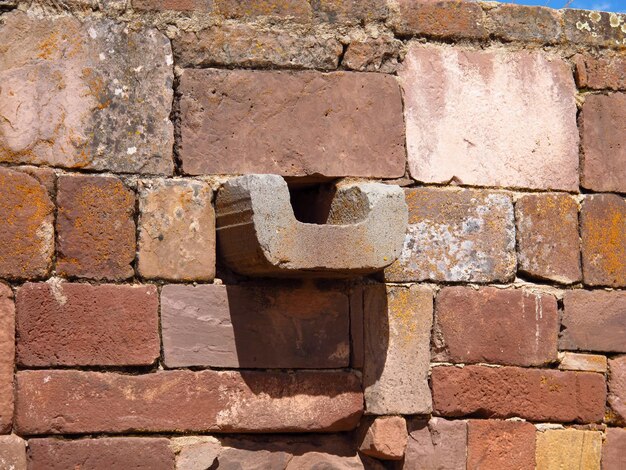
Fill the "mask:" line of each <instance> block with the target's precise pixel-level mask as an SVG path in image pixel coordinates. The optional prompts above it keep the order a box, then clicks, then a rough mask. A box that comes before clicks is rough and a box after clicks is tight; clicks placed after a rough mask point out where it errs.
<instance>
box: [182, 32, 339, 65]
mask: <svg viewBox="0 0 626 470" xmlns="http://www.w3.org/2000/svg"><path fill="white" fill-rule="evenodd" d="M172 47H173V49H174V57H175V59H176V64H177V65H180V66H181V67H199V66H202V67H208V66H213V65H219V66H231V67H233V66H237V67H258V68H267V67H280V68H290V69H320V70H333V69H336V68H337V65H338V64H339V57H340V56H341V54H342V52H343V48H342V46H341V43H340V42H339V41H337V40H336V39H335V38H332V37H324V36H322V35H319V34H318V35H316V34H310V33H304V32H303V33H302V34H293V32H290V31H288V30H286V29H278V28H271V29H265V28H259V27H255V26H253V25H248V24H225V25H222V26H219V27H213V28H208V29H204V30H202V31H199V32H197V33H193V32H183V33H181V34H180V36H178V37H177V38H175V39H174V40H173V43H172ZM302 51H306V53H304V54H303V53H302ZM187 72H188V71H187Z"/></svg>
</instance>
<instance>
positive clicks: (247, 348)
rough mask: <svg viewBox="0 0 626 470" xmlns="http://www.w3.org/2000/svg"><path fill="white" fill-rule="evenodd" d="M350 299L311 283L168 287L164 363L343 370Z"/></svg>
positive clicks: (163, 302) (163, 310)
mask: <svg viewBox="0 0 626 470" xmlns="http://www.w3.org/2000/svg"><path fill="white" fill-rule="evenodd" d="M349 316H350V313H349V299H348V296H347V295H346V294H343V293H342V292H340V291H338V290H327V289H324V290H321V289H318V288H316V287H314V286H305V287H299V286H290V285H282V284H276V283H272V284H271V285H270V284H265V285H264V284H261V285H245V284H244V285H237V286H224V285H201V286H195V287H194V286H184V285H168V286H165V287H163V289H162V291H161V327H162V335H163V352H164V360H165V364H166V365H167V366H168V367H188V366H212V367H244V368H264V369H265V368H268V369H269V368H276V369H280V368H284V369H289V368H306V369H315V368H341V367H348V366H349V363H350V339H349Z"/></svg>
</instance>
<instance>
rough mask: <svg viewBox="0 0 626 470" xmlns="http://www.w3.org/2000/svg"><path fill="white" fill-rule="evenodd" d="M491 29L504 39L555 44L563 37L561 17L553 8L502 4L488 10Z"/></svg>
mask: <svg viewBox="0 0 626 470" xmlns="http://www.w3.org/2000/svg"><path fill="white" fill-rule="evenodd" d="M487 18H488V22H489V29H490V30H491V32H492V34H493V35H494V36H495V37H497V38H500V39H503V40H504V41H524V42H537V43H541V44H555V43H557V42H559V40H560V39H561V34H562V32H561V17H560V15H559V13H558V12H557V11H556V10H554V9H552V8H542V7H537V6H532V7H531V6H526V5H513V4H500V5H497V6H496V7H495V8H490V9H489V10H487Z"/></svg>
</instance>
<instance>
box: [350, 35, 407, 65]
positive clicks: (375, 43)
mask: <svg viewBox="0 0 626 470" xmlns="http://www.w3.org/2000/svg"><path fill="white" fill-rule="evenodd" d="M401 48H402V42H401V41H398V40H397V39H393V38H391V37H386V36H381V37H377V38H375V39H373V38H368V39H365V40H360V41H359V40H357V41H352V42H351V43H350V45H349V46H348V50H347V51H346V53H345V55H344V56H343V61H342V62H341V64H342V65H343V66H344V67H346V68H348V69H351V70H358V71H361V72H384V73H392V72H395V70H396V68H397V65H398V60H399V54H400V49H401Z"/></svg>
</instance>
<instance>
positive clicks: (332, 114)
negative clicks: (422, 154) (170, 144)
mask: <svg viewBox="0 0 626 470" xmlns="http://www.w3.org/2000/svg"><path fill="white" fill-rule="evenodd" d="M180 91H181V93H182V98H181V113H182V120H183V126H182V129H181V148H180V156H181V159H182V162H183V170H184V171H185V172H186V173H188V174H201V173H229V174H239V173H273V174H280V175H283V176H304V175H314V174H319V175H324V176H327V177H334V176H367V177H387V178H393V177H399V176H401V175H402V174H404V167H405V157H404V124H403V121H402V101H401V97H400V89H399V87H398V85H397V83H396V82H395V79H394V78H393V77H391V76H387V75H384V74H356V73H355V74H352V73H346V72H337V73H330V74H322V73H320V72H313V71H305V72H285V71H279V72H275V71H249V70H234V71H228V70H186V71H185V73H184V74H183V76H182V77H181V85H180ZM242 103H246V104H245V106H242ZM294 122H303V123H304V122H305V123H307V125H306V126H294V125H293V123H294ZM242 155H245V156H246V158H245V159H244V158H242Z"/></svg>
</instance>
